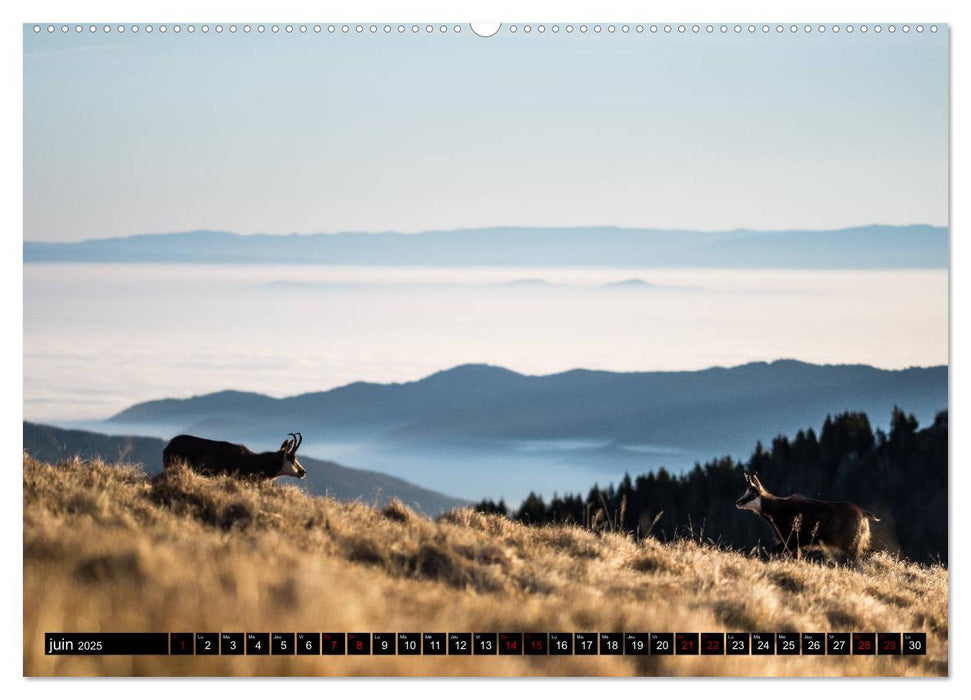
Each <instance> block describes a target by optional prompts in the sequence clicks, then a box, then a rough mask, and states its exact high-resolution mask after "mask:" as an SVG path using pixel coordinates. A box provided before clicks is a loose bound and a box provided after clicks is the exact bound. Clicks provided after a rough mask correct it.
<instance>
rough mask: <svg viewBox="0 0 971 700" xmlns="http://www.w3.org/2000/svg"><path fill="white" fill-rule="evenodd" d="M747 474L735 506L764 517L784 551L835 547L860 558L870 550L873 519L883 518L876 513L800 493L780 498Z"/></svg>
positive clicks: (753, 475)
mask: <svg viewBox="0 0 971 700" xmlns="http://www.w3.org/2000/svg"><path fill="white" fill-rule="evenodd" d="M743 476H744V477H745V483H746V484H747V487H746V489H745V493H743V494H742V497H741V498H739V499H738V500H737V501H735V507H736V508H738V509H739V510H750V511H752V512H753V513H756V514H757V515H760V516H761V517H762V518H764V519H765V520H766V522H768V523H769V525H771V526H772V530H773V532H775V536H776V537H777V538H778V540H779V546H780V550H781V551H785V552H789V551H791V550H795V551H798V550H800V549H806V548H810V547H812V548H819V549H823V550H826V549H835V550H839V551H841V552H843V553H844V554H845V555H846V556H847V557H849V558H850V559H856V558H857V557H859V556H860V555H862V554H863V553H864V552H865V551H866V550H867V549H869V547H870V521H871V520H873V521H874V522H879V521H880V518H878V517H877V516H876V515H874V514H873V513H871V512H869V511H866V510H863V509H862V508H860V507H859V506H856V505H853V504H852V503H832V502H829V501H816V500H813V499H810V498H803V497H802V496H797V495H792V496H789V497H788V498H779V497H778V496H773V495H772V494H771V493H769V492H768V491H767V490H766V489H765V487H764V486H762V484H761V483H760V482H759V478H758V477H757V476H755V474H750V473H748V472H744V474H743ZM784 533H785V534H784Z"/></svg>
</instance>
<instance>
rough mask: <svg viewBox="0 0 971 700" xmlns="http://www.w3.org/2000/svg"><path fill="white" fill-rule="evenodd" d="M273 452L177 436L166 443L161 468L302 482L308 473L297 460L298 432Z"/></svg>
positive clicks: (190, 436) (301, 437) (300, 438)
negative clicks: (184, 467) (292, 478)
mask: <svg viewBox="0 0 971 700" xmlns="http://www.w3.org/2000/svg"><path fill="white" fill-rule="evenodd" d="M288 435H289V436H290V437H288V438H287V439H286V440H284V441H283V444H282V445H280V449H279V450H276V451H275V452H259V453H257V452H253V451H252V450H250V449H249V448H247V447H246V446H244V445H234V444H233V443H231V442H219V441H218V440H207V439H205V438H200V437H195V436H194V435H178V436H176V437H174V438H172V439H171V440H170V441H169V444H168V445H166V446H165V449H164V450H163V451H162V466H163V468H164V469H168V468H169V467H171V466H173V465H175V464H178V463H181V462H184V463H185V464H186V465H188V466H189V468H190V469H192V470H194V471H197V472H199V473H200V474H206V475H208V476H215V475H216V474H236V475H238V476H242V477H254V478H258V479H274V478H276V477H278V476H295V477H297V478H298V479H302V478H304V477H305V476H306V475H307V470H306V469H304V468H303V465H302V464H300V462H298V461H297V448H298V447H300V443H301V442H303V436H302V435H301V434H300V433H288Z"/></svg>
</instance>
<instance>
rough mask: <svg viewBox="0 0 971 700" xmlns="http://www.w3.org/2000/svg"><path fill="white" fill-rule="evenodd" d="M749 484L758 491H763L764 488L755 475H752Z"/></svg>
mask: <svg viewBox="0 0 971 700" xmlns="http://www.w3.org/2000/svg"><path fill="white" fill-rule="evenodd" d="M749 483H750V484H752V486H754V487H755V488H757V489H758V490H759V491H765V488H763V486H762V482H761V481H759V477H758V476H757V475H756V474H752V480H751V481H750V482H749Z"/></svg>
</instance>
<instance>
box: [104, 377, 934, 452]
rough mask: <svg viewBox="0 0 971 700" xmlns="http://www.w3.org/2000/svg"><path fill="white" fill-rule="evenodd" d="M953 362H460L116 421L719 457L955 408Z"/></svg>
mask: <svg viewBox="0 0 971 700" xmlns="http://www.w3.org/2000/svg"><path fill="white" fill-rule="evenodd" d="M947 382H948V368H947V367H946V366H938V367H923V368H910V369H904V370H882V369H877V368H874V367H869V366H866V365H813V364H808V363H804V362H797V361H795V360H779V361H775V362H772V363H765V362H754V363H750V364H746V365H740V366H737V367H731V368H722V367H715V368H710V369H706V370H698V371H690V372H630V373H620V372H603V371H593V370H581V369H578V370H572V371H569V372H564V373H561V374H553V375H545V376H526V375H522V374H518V373H516V372H513V371H510V370H508V369H504V368H501V367H494V366H489V365H462V366H459V367H455V368H453V369H450V370H446V371H442V372H438V373H435V374H432V375H430V376H428V377H425V378H424V379H421V380H418V381H415V382H408V383H403V384H371V383H365V382H356V383H353V384H348V385H346V386H342V387H338V388H336V389H332V390H330V391H324V392H315V393H308V394H302V395H298V396H291V397H287V398H281V399H276V398H272V397H269V396H265V395H262V394H253V393H245V392H232V391H227V392H218V393H215V394H208V395H205V396H198V397H192V398H188V399H162V400H158V401H149V402H145V403H140V404H137V405H135V406H132V407H130V408H128V409H126V410H124V411H122V412H120V413H118V414H117V415H115V416H113V417H112V418H111V419H110V422H112V423H118V424H133V425H137V424H156V425H172V426H179V427H180V429H183V428H185V427H190V426H200V425H206V426H209V427H213V426H218V427H219V428H220V429H221V430H225V431H227V432H228V434H274V435H275V434H279V433H281V432H282V433H284V434H285V433H286V432H288V431H289V430H294V429H295V428H293V427H292V426H295V425H296V426H300V429H301V430H302V431H303V432H304V433H305V434H309V433H311V432H312V431H313V432H318V433H319V434H328V435H333V434H344V433H347V432H349V431H350V432H353V431H362V432H367V433H368V434H369V435H370V436H372V437H377V438H380V439H385V440H391V441H407V442H413V441H425V442H427V441H431V442H435V441H454V440H465V441H475V440H487V441H488V440H564V439H568V440H577V439H580V440H596V441H603V442H605V443H618V444H634V445H637V444H650V445H692V446H694V447H697V448H699V449H704V450H710V451H711V453H712V454H725V453H730V452H731V451H732V450H733V449H734V448H735V446H739V448H740V449H744V450H747V449H750V448H751V445H752V444H754V443H755V441H756V440H759V439H761V440H765V439H767V438H771V437H774V436H775V435H776V434H780V433H782V434H787V433H790V432H792V431H795V430H799V429H801V428H802V427H804V426H805V425H807V424H808V425H811V424H813V423H816V422H818V421H819V419H820V416H825V415H826V414H827V413H834V414H835V413H838V412H841V411H844V410H855V411H863V412H866V413H868V414H869V415H871V416H875V417H883V416H889V415H890V412H891V410H892V408H893V406H895V405H901V406H906V407H907V409H908V410H909V411H912V412H914V413H915V414H916V415H918V416H919V417H921V419H922V420H925V421H929V420H933V417H934V415H935V414H936V413H937V412H938V411H940V410H943V409H945V408H947Z"/></svg>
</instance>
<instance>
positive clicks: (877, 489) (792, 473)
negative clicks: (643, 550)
mask: <svg viewBox="0 0 971 700" xmlns="http://www.w3.org/2000/svg"><path fill="white" fill-rule="evenodd" d="M947 448H948V429H947V412H946V411H944V412H941V413H939V414H938V415H937V417H936V418H935V420H934V422H933V424H932V425H930V426H928V427H925V428H923V429H920V428H919V426H918V423H917V420H916V419H915V418H914V416H913V415H908V414H906V413H904V412H903V411H901V410H900V409H894V411H893V414H892V416H891V421H890V430H889V432H884V431H882V430H879V429H878V430H876V431H874V430H873V428H872V426H871V423H870V420H869V418H868V417H867V415H866V414H864V413H854V412H846V413H842V414H839V415H837V416H835V417H830V416H828V417H827V418H826V420H825V422H824V423H823V425H822V428H821V430H820V431H819V433H818V434H817V433H816V431H815V430H813V429H809V430H803V431H799V432H798V433H797V434H796V436H795V437H794V438H787V437H784V436H780V437H777V438H776V439H775V440H773V441H772V444H771V445H769V446H763V445H762V443H757V444H756V446H755V450H754V451H753V453H752V455H751V457H749V459H748V460H747V461H745V462H737V461H735V460H733V459H731V458H730V457H723V458H721V459H715V460H712V461H710V462H708V463H706V464H704V465H700V464H698V465H695V467H694V469H692V470H691V471H689V472H686V473H685V474H683V475H681V476H672V475H671V474H670V473H668V472H667V471H666V470H664V469H661V470H659V471H657V472H651V473H649V474H645V475H643V476H638V477H637V478H635V479H631V478H630V476H625V477H624V479H623V480H622V481H621V483H620V484H619V485H617V486H614V485H613V484H611V485H610V486H609V487H608V488H606V489H601V488H599V487H598V486H594V487H593V488H592V489H591V490H590V492H589V494H587V495H586V496H585V497H584V496H582V495H580V494H570V495H566V496H559V497H557V496H554V498H553V499H552V500H551V501H550V502H549V503H546V502H544V500H543V499H542V498H540V497H538V496H536V495H534V494H531V495H530V497H529V498H527V499H526V501H525V502H524V503H523V504H522V506H521V507H520V508H519V509H518V510H517V511H515V512H514V513H512V514H511V516H512V517H513V518H515V519H517V520H520V521H523V522H528V523H534V524H541V523H550V522H574V523H579V524H584V523H586V524H588V525H593V526H594V527H604V526H606V527H615V528H616V527H619V528H620V529H622V530H624V531H628V532H634V533H638V532H639V533H640V534H642V535H643V534H645V533H647V532H648V531H650V532H651V534H652V536H654V537H657V538H659V539H661V540H665V541H666V540H671V539H674V538H675V537H678V536H683V535H687V534H693V535H694V536H699V535H702V536H704V537H705V538H710V539H711V540H713V541H714V542H716V543H718V544H721V545H725V546H728V547H735V548H743V549H745V548H750V547H753V546H755V545H757V544H758V543H759V542H760V541H761V542H762V543H763V544H767V543H769V542H771V531H770V529H769V526H768V525H766V524H765V523H764V522H763V521H762V520H761V518H758V517H756V516H754V515H753V514H751V513H748V512H742V511H739V510H737V509H736V508H735V500H736V499H737V498H738V497H739V496H740V495H741V493H742V491H743V489H744V484H743V481H742V478H741V474H742V471H743V470H749V471H754V472H757V473H758V474H759V478H760V480H761V482H762V484H763V485H764V486H765V487H766V488H767V489H768V490H769V491H771V492H772V493H774V494H776V495H778V496H788V495H790V494H793V493H798V494H801V495H803V496H806V497H810V498H821V499H824V500H831V501H850V502H853V503H856V504H857V505H859V506H861V507H863V508H866V509H868V510H872V511H873V512H875V513H876V514H877V515H878V516H879V517H880V518H881V521H880V522H879V523H875V524H874V525H873V526H872V527H873V536H874V547H875V548H878V549H887V550H890V551H893V552H899V553H900V554H901V555H903V556H905V557H907V558H909V559H912V560H914V561H918V562H924V563H932V562H943V563H946V562H947V558H948V551H947V523H948V500H947V487H948V476H947V469H948V449H947ZM478 508H479V509H480V510H483V511H497V510H498V511H500V512H506V507H505V504H504V503H502V502H500V503H499V504H496V503H493V502H491V501H483V502H482V503H480V504H479V506H478ZM655 518H658V519H657V522H656V523H655V522H654V521H655ZM652 523H653V527H652Z"/></svg>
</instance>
